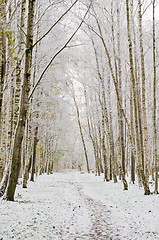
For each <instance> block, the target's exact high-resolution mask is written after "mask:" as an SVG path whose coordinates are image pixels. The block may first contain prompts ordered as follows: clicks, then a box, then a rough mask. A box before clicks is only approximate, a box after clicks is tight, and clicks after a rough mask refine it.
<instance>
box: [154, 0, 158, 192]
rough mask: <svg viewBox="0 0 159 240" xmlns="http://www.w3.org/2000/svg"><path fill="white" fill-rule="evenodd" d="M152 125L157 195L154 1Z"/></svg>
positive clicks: (156, 189) (156, 190)
mask: <svg viewBox="0 0 159 240" xmlns="http://www.w3.org/2000/svg"><path fill="white" fill-rule="evenodd" d="M153 74H154V80H153V102H154V103H153V105H154V109H153V125H154V133H153V139H154V162H155V193H158V159H157V127H156V110H157V107H156V76H157V72H156V29H155V0H153Z"/></svg>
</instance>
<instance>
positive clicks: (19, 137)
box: [0, 0, 159, 200]
mask: <svg viewBox="0 0 159 240" xmlns="http://www.w3.org/2000/svg"><path fill="white" fill-rule="evenodd" d="M156 7H157V1H155V0H153V1H150V2H149V1H143V2H142V1H140V0H126V1H119V0H112V1H103V2H102V1H101V2H100V3H99V2H97V1H95V0H94V1H89V0H88V1H87V0H85V1H79V0H75V1H74V2H71V1H70V2H69V3H68V2H65V1H62V0H61V1H53V2H51V1H48V2H47V3H45V4H44V3H43V1H41V0H38V1H35V0H22V1H16V0H15V1H11V0H1V4H0V22H1V26H0V29H1V30H0V46H1V47H0V49H1V52H0V63H1V68H0V78H1V90H0V182H1V193H2V195H4V197H5V198H7V199H8V200H14V194H15V189H16V185H17V182H18V178H19V177H22V178H23V187H27V180H28V179H29V173H30V179H31V180H32V181H34V175H35V173H36V174H41V173H43V172H48V173H51V172H52V171H53V168H54V165H56V162H57V161H59V160H60V159H61V158H63V159H65V160H66V159H67V161H68V162H69V161H70V160H72V159H70V158H71V156H72V158H77V159H74V162H76V164H74V166H73V167H76V166H75V165H77V166H78V167H79V168H80V166H81V164H82V163H81V162H80V161H81V160H79V159H78V157H79V156H78V157H77V156H75V153H73V151H74V150H75V146H77V145H80V146H79V149H81V146H82V147H83V154H84V157H85V159H86V167H87V171H88V172H90V169H91V168H93V165H94V164H95V168H96V172H97V174H99V175H100V173H104V178H105V180H106V181H109V180H112V179H113V180H114V182H117V180H118V176H119V177H120V179H122V181H123V185H124V189H125V190H127V189H128V183H127V180H126V178H127V175H129V174H131V181H132V182H133V183H134V182H135V177H136V174H137V175H138V178H139V179H140V181H141V182H142V184H143V187H144V192H145V194H146V195H148V194H150V189H149V176H150V175H151V176H152V179H153V180H154V181H155V190H154V191H155V192H156V193H158V157H157V143H158V136H157V129H158V124H157V117H158V115H157V113H158V110H159V109H158V108H157V99H158V88H157V79H158V74H157V67H158V49H157V48H156V46H157V43H158V38H157V36H158V32H157V27H156V26H157V24H158V19H157V20H156ZM146 16H148V17H149V19H148V20H146ZM64 50H65V51H64ZM73 106H74V107H73ZM75 116H76V117H75ZM75 120H77V122H76V123H77V125H75ZM77 127H78V131H77ZM79 137H80V138H81V143H80V144H79ZM75 143H77V144H75ZM76 150H77V149H76ZM76 152H78V151H76ZM68 165H69V164H67V163H66V162H64V164H63V166H65V167H68Z"/></svg>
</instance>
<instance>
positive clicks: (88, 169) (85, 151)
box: [72, 86, 90, 173]
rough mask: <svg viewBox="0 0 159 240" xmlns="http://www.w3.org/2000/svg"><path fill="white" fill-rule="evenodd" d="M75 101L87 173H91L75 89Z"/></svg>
mask: <svg viewBox="0 0 159 240" xmlns="http://www.w3.org/2000/svg"><path fill="white" fill-rule="evenodd" d="M72 87H73V86H72ZM73 101H74V104H75V107H76V112H77V120H78V126H79V130H80V134H81V139H82V144H83V149H84V154H85V158H86V166H87V172H88V173H90V168H89V161H88V155H87V149H86V144H85V140H84V136H83V131H82V125H81V121H80V114H79V108H78V105H77V102H76V98H75V92H74V88H73Z"/></svg>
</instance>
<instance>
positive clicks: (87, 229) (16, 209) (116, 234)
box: [0, 171, 159, 240]
mask: <svg viewBox="0 0 159 240" xmlns="http://www.w3.org/2000/svg"><path fill="white" fill-rule="evenodd" d="M121 185H122V184H121V183H120V182H119V183H117V184H114V183H112V182H109V183H106V182H103V181H102V177H95V176H94V175H93V174H86V173H85V174H80V173H78V172H70V171H67V172H60V173H54V174H53V175H49V176H48V175H43V176H40V177H38V178H37V179H36V182H35V183H29V186H28V189H22V188H21V186H18V188H17V191H16V201H15V202H6V201H0V240H2V239H3V240H11V239H16V240H18V239H19V240H44V239H47V240H79V239H84V240H107V239H108V240H111V239H112V240H119V239H120V240H124V239H127V240H128V239H129V240H135V239H137V240H145V239H149V240H154V239H159V195H150V196H144V194H143V189H142V188H140V189H139V188H138V187H137V186H136V185H132V184H130V185H129V191H123V190H122V189H123V188H122V186H121Z"/></svg>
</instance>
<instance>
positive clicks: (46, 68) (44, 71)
mask: <svg viewBox="0 0 159 240" xmlns="http://www.w3.org/2000/svg"><path fill="white" fill-rule="evenodd" d="M91 5H92V3H90V5H89V7H88V9H87V11H86V13H85V15H84V17H83V19H82V21H81V23H80V24H79V26H78V27H77V29H76V30H75V31H74V33H73V34H72V35H71V37H70V38H69V39H68V41H67V42H66V43H65V45H64V46H63V47H62V48H61V49H60V50H59V51H58V52H57V53H56V54H55V55H54V56H53V57H52V59H51V60H50V62H49V63H48V65H47V66H46V67H45V69H44V70H43V72H42V74H41V76H40V78H39V80H38V81H37V82H36V84H35V86H34V87H33V89H32V91H31V93H30V96H29V100H30V98H31V97H32V95H33V93H34V91H35V89H36V87H37V86H38V84H39V83H40V81H41V79H42V78H43V76H44V74H45V73H46V71H47V70H48V68H49V67H50V65H51V63H52V62H53V61H54V59H55V58H56V57H57V56H58V55H59V54H60V53H61V52H62V51H63V50H64V49H65V48H66V47H67V46H68V44H69V43H70V42H71V40H72V39H73V37H74V36H75V35H76V33H77V32H78V30H79V29H80V27H81V26H82V24H83V22H84V19H85V18H86V16H87V14H88V12H89V9H90V7H91Z"/></svg>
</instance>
